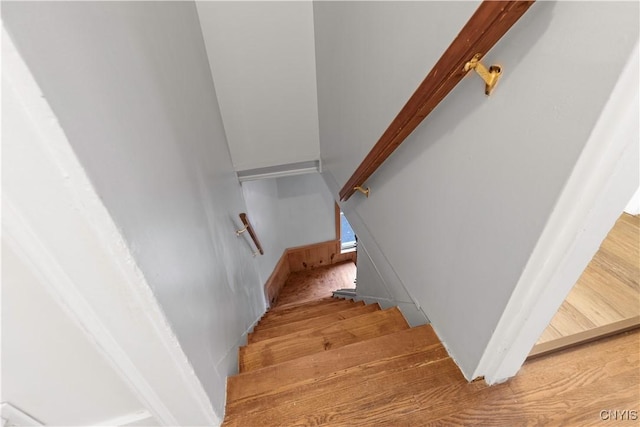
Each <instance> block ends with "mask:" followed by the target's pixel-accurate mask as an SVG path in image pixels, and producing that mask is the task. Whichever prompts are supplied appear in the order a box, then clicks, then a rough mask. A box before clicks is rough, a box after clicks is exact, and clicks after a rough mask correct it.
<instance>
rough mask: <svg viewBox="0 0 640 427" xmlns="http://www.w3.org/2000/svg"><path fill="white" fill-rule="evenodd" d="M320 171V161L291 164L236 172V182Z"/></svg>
mask: <svg viewBox="0 0 640 427" xmlns="http://www.w3.org/2000/svg"><path fill="white" fill-rule="evenodd" d="M320 171H321V165H320V160H313V161H309V162H299V163H291V164H285V165H278V166H269V167H264V168H256V169H247V170H241V171H237V172H236V175H237V176H238V181H240V182H246V181H256V180H259V179H269V178H281V177H285V176H296V175H305V174H308V173H319V172H320Z"/></svg>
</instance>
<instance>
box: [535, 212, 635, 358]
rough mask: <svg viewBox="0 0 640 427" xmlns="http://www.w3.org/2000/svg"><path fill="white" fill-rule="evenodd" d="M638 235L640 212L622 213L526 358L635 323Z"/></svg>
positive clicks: (598, 337) (616, 330) (597, 337)
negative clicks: (639, 213)
mask: <svg viewBox="0 0 640 427" xmlns="http://www.w3.org/2000/svg"><path fill="white" fill-rule="evenodd" d="M639 236H640V215H637V214H635V215H634V214H630V213H627V212H623V213H622V215H621V216H620V217H619V218H618V220H617V221H616V223H615V225H614V226H613V228H612V229H611V231H609V234H608V235H607V237H606V238H605V240H604V241H603V242H602V244H601V245H600V248H599V249H598V252H596V254H595V255H594V257H593V258H592V259H591V261H590V262H589V264H588V265H587V268H586V269H585V270H584V272H583V273H582V275H581V276H580V278H579V279H578V281H577V282H576V284H575V285H574V287H573V289H572V290H571V292H570V293H569V295H568V296H567V298H566V299H565V301H564V302H563V303H562V305H561V306H560V308H559V309H558V311H557V313H556V315H555V316H554V317H553V319H552V320H551V323H549V325H548V326H547V328H546V329H545V331H544V332H543V333H542V335H541V336H540V338H539V339H538V342H537V343H536V345H535V346H534V347H533V349H532V351H531V353H529V357H530V358H531V357H537V356H542V355H545V354H549V353H551V352H555V351H559V350H563V349H566V348H569V347H572V346H575V345H579V344H583V343H586V342H590V341H594V340H597V339H601V338H605V337H607V336H610V335H613V334H618V333H622V332H625V331H629V330H631V329H635V328H638V327H640V284H639V283H638V281H639V278H640V262H639V260H640V248H639V239H638V237H639Z"/></svg>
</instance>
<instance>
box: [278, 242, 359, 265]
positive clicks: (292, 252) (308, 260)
mask: <svg viewBox="0 0 640 427" xmlns="http://www.w3.org/2000/svg"><path fill="white" fill-rule="evenodd" d="M356 256H357V254H356V252H355V251H352V252H345V253H342V252H341V249H340V240H329V241H327V242H321V243H316V244H313V245H307V246H299V247H296V248H289V249H287V258H288V260H289V269H290V270H291V272H295V271H302V270H312V269H314V268H319V267H324V266H328V265H332V264H339V263H342V262H346V261H352V262H354V263H355V262H356Z"/></svg>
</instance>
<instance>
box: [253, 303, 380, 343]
mask: <svg viewBox="0 0 640 427" xmlns="http://www.w3.org/2000/svg"><path fill="white" fill-rule="evenodd" d="M379 310H380V305H379V304H369V305H362V306H356V307H351V308H348V309H346V310H341V311H335V312H332V313H328V314H325V315H322V316H318V317H313V318H310V319H304V320H298V321H297V322H290V323H287V324H284V325H280V326H274V327H271V328H265V329H260V330H257V331H254V332H252V333H250V334H249V335H248V336H247V340H248V342H249V344H252V343H255V342H258V341H263V340H265V339H269V338H275V337H278V336H281V335H287V334H291V333H294V332H297V331H303V330H305V329H312V328H317V327H321V326H327V325H330V324H332V323H334V322H339V321H340V320H344V319H348V318H351V317H356V316H360V315H362V314H366V313H371V312H373V311H379Z"/></svg>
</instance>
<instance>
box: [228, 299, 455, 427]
mask: <svg viewBox="0 0 640 427" xmlns="http://www.w3.org/2000/svg"><path fill="white" fill-rule="evenodd" d="M239 372H240V373H239V374H238V375H235V376H232V377H229V379H228V382H227V407H226V416H225V420H224V424H223V425H225V426H266V425H321V424H333V425H336V424H338V425H357V424H365V425H373V424H381V425H389V423H392V424H393V423H394V422H398V421H399V420H400V419H402V418H401V417H402V416H403V414H404V413H406V412H411V411H412V410H414V409H415V404H416V402H415V396H416V395H418V394H421V393H424V392H425V389H427V388H430V389H431V390H434V391H437V390H438V387H443V386H446V385H448V384H450V383H452V382H454V383H455V382H460V381H461V380H462V382H465V381H464V380H463V377H462V374H461V373H460V372H459V370H458V368H457V366H456V365H455V363H454V362H453V361H452V360H451V358H450V357H449V356H448V354H447V351H446V350H445V349H444V347H443V346H442V344H441V343H440V341H439V340H438V338H437V337H436V335H435V333H434V332H433V329H432V328H431V326H429V325H424V326H419V327H415V328H410V327H409V325H408V324H407V322H406V320H405V319H404V317H403V316H402V314H401V313H400V311H399V310H398V308H396V307H394V308H390V309H386V310H382V309H381V308H380V306H378V304H371V305H365V304H364V303H362V302H353V301H347V300H341V299H337V298H333V297H327V298H322V299H318V300H314V301H307V302H304V303H300V304H295V303H294V304H288V305H283V306H278V307H276V308H274V309H272V310H270V311H269V312H267V313H266V314H265V315H264V316H263V318H262V319H261V320H260V321H259V322H258V324H257V325H256V327H255V329H254V331H253V332H252V333H251V334H249V337H248V344H247V345H246V346H244V347H241V348H240V350H239Z"/></svg>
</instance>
